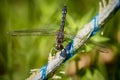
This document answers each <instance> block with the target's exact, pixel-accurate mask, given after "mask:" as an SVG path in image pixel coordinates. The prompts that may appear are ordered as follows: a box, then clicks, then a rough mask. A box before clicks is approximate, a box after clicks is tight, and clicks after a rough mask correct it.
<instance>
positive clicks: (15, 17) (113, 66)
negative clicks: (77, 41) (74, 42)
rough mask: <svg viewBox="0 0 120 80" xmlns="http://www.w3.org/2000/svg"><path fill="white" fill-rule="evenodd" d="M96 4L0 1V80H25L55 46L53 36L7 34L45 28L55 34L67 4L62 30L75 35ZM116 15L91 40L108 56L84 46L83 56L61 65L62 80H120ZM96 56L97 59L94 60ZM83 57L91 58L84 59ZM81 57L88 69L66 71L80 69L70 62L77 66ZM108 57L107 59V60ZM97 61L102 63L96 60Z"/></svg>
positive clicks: (118, 18)
mask: <svg viewBox="0 0 120 80" xmlns="http://www.w3.org/2000/svg"><path fill="white" fill-rule="evenodd" d="M99 1H100V0H0V80H25V79H26V78H27V77H28V76H29V70H30V69H33V68H41V67H42V66H43V65H45V64H46V63H47V61H48V54H49V52H50V50H51V48H52V47H53V46H54V44H55V36H22V37H20V36H17V37H12V36H9V35H8V34H7V32H9V31H12V30H24V29H28V30H29V29H40V28H45V27H46V28H48V29H50V30H49V31H51V29H53V30H56V31H57V30H58V29H59V25H60V23H61V14H62V7H63V5H64V4H66V5H67V7H68V13H67V20H66V25H65V31H66V32H67V33H68V34H70V33H74V34H76V33H77V31H78V30H79V29H81V28H82V27H83V26H84V24H86V23H88V22H89V21H90V20H91V19H92V18H93V17H94V16H95V15H96V14H97V13H98V7H99V5H98V4H99ZM119 14H120V11H118V12H117V13H116V15H115V16H113V17H112V19H110V20H109V22H108V23H106V24H105V26H104V28H102V29H101V31H100V32H98V34H97V35H95V36H94V37H93V39H92V41H93V40H96V41H97V42H99V43H102V44H104V45H106V46H107V47H108V50H109V51H110V52H109V53H111V54H110V55H109V53H108V54H107V53H106V54H103V53H102V54H103V55H100V54H97V53H98V52H97V50H94V48H95V47H96V45H94V46H93V48H92V49H89V48H87V47H84V50H86V52H84V54H83V55H76V56H75V57H74V58H73V59H72V60H70V62H67V63H66V64H67V65H64V66H65V71H66V73H67V75H62V80H63V79H64V80H71V79H73V80H80V79H81V80H120V60H119V58H120V50H119V47H120V15H119ZM101 32H102V33H104V34H103V35H102V36H101V35H100V33H101ZM66 43H68V42H66ZM89 46H90V45H89V44H88V47H89ZM88 49H89V50H88ZM87 50H88V52H87ZM93 50H94V51H93ZM88 53H89V54H88ZM93 53H95V54H93ZM96 54H97V56H100V57H96V56H95V55H96ZM86 55H87V56H90V57H87V58H86V57H85V56H86ZM93 55H94V56H93ZM81 56H83V59H85V60H87V59H88V61H89V58H90V60H91V63H89V64H90V65H89V66H88V67H87V68H86V67H84V66H83V67H82V68H80V69H79V68H78V69H77V68H76V69H75V70H76V71H75V70H74V71H73V72H72V71H70V70H69V69H66V67H67V66H69V65H71V67H72V68H73V67H76V66H79V64H77V65H72V61H73V62H78V63H79V60H78V59H81V60H82V57H81ZM101 56H102V58H101ZM109 56H110V59H107V58H108V57H109ZM84 57H85V58H84ZM103 57H104V58H103ZM111 57H112V58H111ZM98 58H100V59H102V60H103V61H102V62H101V61H99V59H98ZM106 59H107V61H106ZM85 60H83V63H84V61H85ZM97 61H98V62H97ZM97 63H98V64H97ZM73 64H74V63H73ZM80 65H82V64H80ZM67 70H68V71H67ZM69 72H71V74H69Z"/></svg>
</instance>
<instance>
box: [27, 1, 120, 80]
mask: <svg viewBox="0 0 120 80" xmlns="http://www.w3.org/2000/svg"><path fill="white" fill-rule="evenodd" d="M103 2H105V1H104V0H103ZM103 4H104V3H103ZM100 8H102V9H101V10H100V9H99V14H97V15H96V16H95V17H94V18H93V19H92V20H91V21H90V22H89V23H88V24H86V25H85V26H84V28H83V29H81V30H80V31H78V33H77V35H76V37H75V38H74V39H73V40H72V41H71V42H70V43H68V45H67V46H66V47H65V48H64V49H63V50H61V51H60V52H57V53H56V56H55V58H54V59H53V60H51V61H49V62H48V64H47V65H45V66H44V67H42V68H41V69H33V70H32V75H31V76H30V77H29V78H27V80H47V79H48V75H49V74H51V73H53V72H54V71H55V70H56V69H57V68H58V67H59V66H61V64H63V63H64V62H66V61H68V60H69V59H70V58H71V57H73V56H74V55H75V54H76V51H77V49H79V48H80V47H81V46H82V45H83V44H84V43H85V42H86V41H87V40H88V39H89V38H90V37H92V36H94V35H95V34H96V33H97V32H98V31H99V30H100V29H101V28H102V26H103V25H104V24H105V23H106V22H107V21H108V20H109V19H110V18H111V17H112V16H113V15H115V13H116V12H117V11H118V10H119V9H120V0H110V1H109V3H108V5H106V6H105V5H103V7H102V6H100Z"/></svg>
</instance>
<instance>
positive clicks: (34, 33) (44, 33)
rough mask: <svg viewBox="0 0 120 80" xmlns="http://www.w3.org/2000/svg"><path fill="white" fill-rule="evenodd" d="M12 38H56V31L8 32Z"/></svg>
mask: <svg viewBox="0 0 120 80" xmlns="http://www.w3.org/2000/svg"><path fill="white" fill-rule="evenodd" d="M8 35H10V36H55V35H56V31H51V30H48V29H32V30H14V31H10V32H8Z"/></svg>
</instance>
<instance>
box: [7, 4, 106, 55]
mask: <svg viewBox="0 0 120 80" xmlns="http://www.w3.org/2000/svg"><path fill="white" fill-rule="evenodd" d="M66 14H67V6H66V5H65V4H64V6H63V8H62V18H61V24H60V28H59V30H58V32H57V33H56V32H50V30H48V29H47V28H43V29H32V30H14V31H10V32H8V34H9V35H10V36H55V35H56V46H55V49H56V50H57V51H60V50H62V49H63V48H64V47H63V42H64V41H65V39H64V38H66V39H69V40H71V39H73V38H74V36H71V35H68V34H66V33H65V32H64V26H65V20H66ZM90 43H92V44H93V45H98V46H99V47H104V48H106V47H105V46H104V45H99V44H97V43H95V42H92V41H90ZM98 51H100V52H103V53H104V51H103V50H99V49H98ZM105 53H106V52H105Z"/></svg>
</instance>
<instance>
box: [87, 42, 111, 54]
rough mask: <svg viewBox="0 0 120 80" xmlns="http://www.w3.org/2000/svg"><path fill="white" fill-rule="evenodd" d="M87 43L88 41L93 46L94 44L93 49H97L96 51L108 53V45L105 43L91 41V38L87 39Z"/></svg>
mask: <svg viewBox="0 0 120 80" xmlns="http://www.w3.org/2000/svg"><path fill="white" fill-rule="evenodd" d="M87 43H88V44H92V45H93V46H95V47H94V49H96V50H98V51H99V52H101V53H109V51H108V47H107V46H105V45H104V44H102V43H98V42H96V41H94V42H93V41H91V40H88V41H87ZM93 46H92V47H93Z"/></svg>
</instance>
